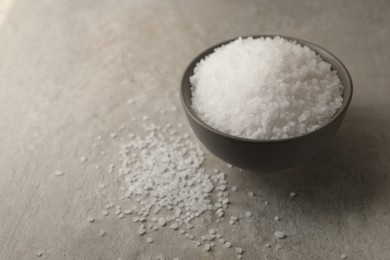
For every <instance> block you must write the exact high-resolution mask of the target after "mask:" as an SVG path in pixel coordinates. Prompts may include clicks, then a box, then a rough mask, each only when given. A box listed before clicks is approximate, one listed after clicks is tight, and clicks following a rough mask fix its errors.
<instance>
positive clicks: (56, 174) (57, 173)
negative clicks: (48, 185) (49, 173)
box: [54, 170, 64, 176]
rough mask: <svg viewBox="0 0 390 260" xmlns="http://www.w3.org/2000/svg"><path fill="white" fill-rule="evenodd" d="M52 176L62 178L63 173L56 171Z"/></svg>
mask: <svg viewBox="0 0 390 260" xmlns="http://www.w3.org/2000/svg"><path fill="white" fill-rule="evenodd" d="M54 175H55V176H63V175H64V172H63V171H59V170H58V171H55V172H54Z"/></svg>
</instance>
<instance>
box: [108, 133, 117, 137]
mask: <svg viewBox="0 0 390 260" xmlns="http://www.w3.org/2000/svg"><path fill="white" fill-rule="evenodd" d="M117 136H118V134H117V133H111V134H110V137H111V138H116V137H117Z"/></svg>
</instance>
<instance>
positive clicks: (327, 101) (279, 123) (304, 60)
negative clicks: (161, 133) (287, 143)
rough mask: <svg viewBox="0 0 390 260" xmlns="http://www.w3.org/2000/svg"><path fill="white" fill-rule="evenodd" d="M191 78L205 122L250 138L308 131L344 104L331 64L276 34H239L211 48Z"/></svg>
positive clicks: (195, 103) (196, 105)
mask: <svg viewBox="0 0 390 260" xmlns="http://www.w3.org/2000/svg"><path fill="white" fill-rule="evenodd" d="M190 82H191V85H192V88H191V91H192V107H193V109H194V110H195V112H196V113H197V114H198V116H199V117H200V118H201V119H202V120H203V121H205V123H207V124H208V125H210V126H212V127H214V128H216V129H218V130H220V131H223V132H225V133H229V134H232V135H235V136H241V137H246V138H252V139H281V138H288V137H293V136H298V135H302V134H305V133H307V132H311V131H313V130H315V129H317V128H319V127H320V126H322V125H323V124H325V123H326V122H327V121H329V120H330V119H331V118H332V116H333V115H334V114H335V113H336V112H337V110H338V109H339V108H340V107H341V105H342V103H343V98H342V96H341V94H342V88H343V87H342V85H341V81H340V79H339V77H338V76H337V73H336V71H334V70H332V68H331V65H330V64H329V63H327V62H325V61H323V60H322V58H321V57H320V56H319V55H317V54H316V53H315V52H314V51H312V50H311V49H309V48H308V47H306V46H302V45H300V44H298V43H296V42H295V41H290V40H287V39H284V38H281V37H274V38H269V37H268V38H257V39H253V38H251V37H249V38H244V39H243V38H239V39H237V40H235V41H233V42H230V43H228V44H226V45H224V46H221V47H219V48H216V49H215V50H214V52H213V53H212V54H210V55H208V56H207V57H206V58H205V59H203V60H202V61H200V62H199V63H198V64H197V65H196V67H195V69H194V74H193V75H192V76H191V77H190ZM221 82H223V83H224V84H221Z"/></svg>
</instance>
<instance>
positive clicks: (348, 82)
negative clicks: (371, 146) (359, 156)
mask: <svg viewBox="0 0 390 260" xmlns="http://www.w3.org/2000/svg"><path fill="white" fill-rule="evenodd" d="M275 37H280V38H284V39H286V40H289V41H295V42H296V43H298V44H300V45H302V46H306V47H308V48H309V49H310V50H312V51H314V52H315V53H316V54H317V55H319V56H320V57H321V58H323V57H322V56H321V55H320V54H319V53H318V52H317V50H316V49H314V48H317V49H320V50H322V51H323V52H325V53H327V54H328V55H329V56H330V57H331V58H332V59H334V60H335V62H336V63H338V65H340V67H341V70H342V71H339V70H336V69H335V70H336V71H337V73H338V74H340V73H343V74H345V75H346V84H343V87H344V88H345V87H347V88H349V90H350V91H349V95H348V96H343V104H342V106H341V108H340V109H339V110H338V111H337V112H336V113H335V114H334V115H333V117H332V118H331V119H330V120H329V121H328V122H327V123H326V124H324V125H322V126H321V127H319V128H317V129H315V130H314V131H310V132H307V133H305V134H302V135H298V136H294V137H287V138H282V139H251V138H246V137H241V136H235V135H231V134H228V133H225V132H222V131H220V130H218V129H215V128H213V127H212V126H210V125H208V124H207V123H205V122H204V121H203V120H202V119H200V118H199V117H198V115H197V113H196V112H195V111H194V109H193V108H192V106H191V103H189V102H187V100H186V99H185V98H184V91H183V89H184V87H186V86H189V87H190V88H191V83H190V81H189V78H190V77H191V76H192V75H193V71H189V70H190V69H191V68H195V66H196V64H198V62H200V61H201V60H202V59H203V58H204V57H206V56H207V55H209V54H211V53H212V52H213V50H215V49H216V48H218V47H221V46H223V45H226V44H228V43H230V42H232V41H235V40H237V39H239V38H242V39H246V38H254V39H257V38H275ZM313 47H314V48H313ZM346 85H347V86H346ZM343 94H344V92H343ZM352 95H353V82H352V78H351V75H350V74H349V72H348V70H347V68H346V67H345V65H344V64H343V63H342V62H341V60H340V59H339V58H337V57H336V56H335V55H334V54H333V53H331V52H330V51H328V50H327V49H325V48H323V47H321V46H319V45H317V44H314V43H312V42H309V41H306V40H302V39H299V38H295V37H291V36H285V35H278V34H256V35H246V36H238V37H235V38H231V39H229V40H225V41H223V42H220V43H217V44H214V45H213V46H211V47H209V48H207V49H205V50H203V51H202V52H201V53H200V54H198V55H197V56H196V57H195V58H194V59H193V60H192V61H191V62H190V63H189V64H188V66H187V68H186V69H185V71H184V74H183V77H182V81H181V85H180V99H181V103H182V105H183V107H184V109H185V111H186V112H187V113H186V114H187V115H189V116H191V118H192V119H193V120H194V121H196V122H197V123H198V124H199V125H201V126H202V127H204V128H206V129H207V130H209V131H211V132H213V133H215V134H216V135H220V136H222V137H224V138H229V139H233V140H236V141H241V142H248V143H284V142H289V141H292V140H301V139H306V138H310V137H312V136H314V135H318V134H320V133H321V132H324V131H326V130H327V128H328V127H330V125H332V123H333V122H334V121H336V120H338V119H339V118H340V117H341V116H343V114H344V113H345V112H346V110H347V108H348V106H349V104H350V103H351V100H352ZM190 100H191V98H190Z"/></svg>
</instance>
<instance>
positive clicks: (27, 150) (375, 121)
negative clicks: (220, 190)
mask: <svg viewBox="0 0 390 260" xmlns="http://www.w3.org/2000/svg"><path fill="white" fill-rule="evenodd" d="M389 28H390V4H389V2H388V1H385V0H384V1H379V0H375V1H364V0H359V1H352V0H350V1H303V0H296V1H279V0H275V1H254V0H253V1H250V0H248V1H233V0H216V1H203V0H201V1H179V0H176V1H173V0H172V1H171V0H169V1H168V0H167V1H151V0H139V1H128V0H117V1H109V0H102V1H96V0H83V1H68V0H57V1H52V0H34V1H30V0H16V1H15V3H14V5H13V7H12V9H11V10H10V12H9V14H8V16H7V18H6V20H5V21H4V23H3V24H2V25H1V27H0V57H1V58H0V79H1V80H0V111H1V120H0V158H1V159H0V259H34V258H37V256H36V255H35V253H36V252H37V251H39V250H43V252H44V254H43V256H42V257H41V259H117V258H118V257H122V258H123V259H155V258H156V256H157V255H160V254H162V255H164V256H165V257H166V259H172V258H173V257H175V256H178V257H180V259H235V258H236V256H235V254H234V253H232V250H231V251H226V250H220V249H215V250H213V251H212V252H211V253H205V252H202V251H201V250H200V249H198V248H195V247H194V245H193V244H192V243H191V242H189V241H188V240H183V239H181V237H180V236H179V235H175V234H174V233H173V231H172V230H169V229H167V230H164V231H163V232H159V233H156V234H155V235H154V236H153V240H154V241H153V243H152V244H148V243H146V242H145V241H142V239H139V238H138V236H137V232H136V230H137V225H135V224H134V223H132V221H131V220H130V219H128V218H125V219H123V220H120V221H119V220H118V219H117V218H108V219H105V220H101V218H99V217H98V216H99V214H100V212H101V210H102V205H103V203H104V202H106V201H109V200H113V199H114V198H116V194H115V190H116V189H117V187H115V185H111V186H109V188H108V191H107V192H106V193H102V192H101V191H100V190H99V189H97V185H98V183H100V182H102V181H103V182H106V183H108V184H109V183H112V181H111V180H112V176H110V175H109V174H107V173H105V172H100V173H96V172H94V170H93V169H92V167H89V166H88V165H89V164H80V162H79V158H80V156H82V155H85V154H86V155H89V156H92V157H93V156H95V157H96V155H90V151H91V144H92V143H93V140H94V138H95V137H96V136H97V135H99V134H104V135H107V134H109V133H110V132H112V131H117V130H115V129H117V128H118V127H119V126H120V125H121V124H123V123H125V124H127V125H128V128H129V129H132V130H134V131H136V129H138V128H137V122H139V121H136V122H131V120H130V118H132V117H134V116H136V117H138V116H142V115H149V116H150V118H151V119H152V121H156V122H173V123H177V122H182V123H183V124H185V129H184V130H186V131H187V130H188V131H190V130H189V128H188V125H187V124H186V122H185V119H184V115H183V113H182V112H181V111H180V110H179V111H177V112H172V113H168V114H167V115H165V116H160V114H159V113H158V111H159V110H161V108H163V107H171V106H172V105H175V106H177V107H180V104H179V99H178V97H177V92H178V86H179V82H180V78H181V74H182V72H183V70H184V68H185V66H186V65H187V64H188V63H189V61H190V60H191V59H192V58H193V57H194V56H195V55H196V54H198V53H199V52H200V51H201V50H203V49H205V48H207V47H208V46H210V45H212V44H215V43H218V42H220V41H223V40H225V39H229V38H232V37H235V36H240V35H249V34H266V33H268V34H284V35H291V36H295V37H299V38H303V39H306V40H309V41H312V42H315V43H317V44H319V45H321V46H323V47H325V48H327V49H328V50H330V51H331V52H333V53H334V54H335V55H337V56H338V57H339V58H340V59H341V60H342V61H343V62H344V63H345V64H346V66H347V67H348V68H349V70H350V72H351V75H352V78H353V80H354V83H355V93H354V97H353V101H352V104H351V106H350V110H349V113H348V115H347V117H346V118H345V121H344V124H343V126H342V127H341V129H340V131H339V133H338V135H337V137H336V138H335V139H334V141H333V142H332V143H331V144H330V145H329V147H328V148H327V149H326V150H325V151H324V152H323V153H322V154H321V155H319V156H318V157H316V158H315V159H314V160H312V161H310V162H307V163H306V164H304V165H300V166H297V167H294V168H292V169H289V170H286V171H283V172H277V173H273V174H259V173H251V172H246V171H242V172H240V171H239V170H237V169H235V168H233V169H228V168H226V165H225V164H224V163H223V162H221V161H219V160H218V159H216V158H214V157H213V156H211V155H208V156H207V157H208V158H207V165H208V167H217V168H221V169H223V170H225V171H226V172H228V173H229V176H228V179H229V182H230V185H237V186H238V187H239V191H238V192H237V193H235V194H234V195H233V196H232V197H231V201H232V206H231V208H230V210H229V211H230V212H231V213H232V214H235V215H239V216H241V215H242V216H244V214H245V212H246V211H248V210H249V211H251V212H252V213H253V217H251V218H250V219H248V220H245V221H241V222H240V223H239V224H238V225H234V226H231V225H229V224H226V225H225V227H223V226H224V225H219V226H218V227H217V229H219V230H220V231H223V233H224V234H225V236H226V237H227V238H230V239H231V241H233V242H234V241H238V242H237V246H240V247H242V248H243V249H244V252H245V254H244V256H245V259H339V258H340V256H341V254H343V253H345V254H346V255H347V257H348V259H389V255H390V246H389V238H390V203H389V201H390V181H389V180H390V179H389V175H390V113H389V111H390V85H389V80H390V29H389ZM128 98H134V99H135V100H136V101H137V103H136V104H135V105H134V106H129V105H128V104H126V100H127V99H128ZM192 138H194V137H192ZM102 149H107V151H108V150H109V148H108V147H107V148H105V147H103V148H102ZM111 156H112V155H111V154H108V155H107V157H106V158H105V159H101V160H102V162H103V163H107V164H108V163H109V162H110V160H112V158H114V157H112V158H110V157H111ZM57 169H60V170H63V171H64V172H65V175H64V176H62V177H55V176H53V173H54V172H55V171H56V170H57ZM248 191H253V192H254V193H255V194H256V196H255V197H254V198H248V195H247V193H248ZM291 191H295V192H297V193H298V195H297V197H296V198H295V199H294V200H291V199H290V198H289V196H288V194H289V192H291ZM264 201H269V202H270V205H268V206H265V205H264ZM90 215H92V216H94V217H97V220H96V223H93V224H89V223H87V221H86V219H87V217H88V216H90ZM275 215H278V216H279V217H280V218H281V220H280V221H274V220H273V219H274V216H275ZM213 225H214V224H212V223H211V220H210V219H204V220H202V221H199V223H198V226H201V228H203V229H204V231H206V232H207V228H208V226H213ZM100 230H105V231H106V232H107V234H106V235H105V236H104V237H100V236H99V232H100ZM275 230H282V231H284V232H285V233H286V234H287V238H286V239H284V240H281V241H278V243H280V244H281V245H282V249H280V250H279V251H276V250H275V244H276V242H275V241H274V238H273V234H274V232H275ZM269 241H271V243H272V245H273V247H272V248H270V249H268V248H265V247H264V244H265V243H266V242H269ZM234 246H235V245H234Z"/></svg>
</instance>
